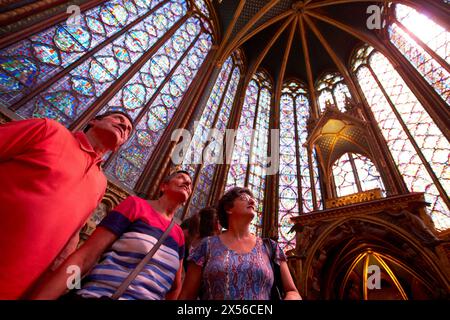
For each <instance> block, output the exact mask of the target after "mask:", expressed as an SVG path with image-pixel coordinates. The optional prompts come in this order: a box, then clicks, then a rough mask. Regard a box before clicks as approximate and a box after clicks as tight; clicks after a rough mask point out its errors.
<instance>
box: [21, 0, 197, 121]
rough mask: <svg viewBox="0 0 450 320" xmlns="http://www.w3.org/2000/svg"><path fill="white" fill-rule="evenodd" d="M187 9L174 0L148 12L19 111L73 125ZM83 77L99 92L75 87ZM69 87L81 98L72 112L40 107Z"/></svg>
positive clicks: (75, 97) (47, 106)
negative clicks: (161, 21)
mask: <svg viewBox="0 0 450 320" xmlns="http://www.w3.org/2000/svg"><path fill="white" fill-rule="evenodd" d="M185 12H186V7H185V4H184V2H183V1H181V0H174V1H171V2H168V3H167V4H165V5H163V6H161V7H160V8H159V9H157V10H156V11H155V12H154V13H153V14H151V15H149V16H147V17H146V18H145V19H143V21H141V22H140V23H138V24H137V25H134V26H133V27H132V28H131V29H130V30H128V31H127V32H125V33H124V34H122V35H121V36H119V37H118V38H117V39H115V40H114V41H112V42H111V43H109V44H107V45H105V46H104V47H103V48H102V49H100V50H99V51H98V52H97V53H95V54H94V55H93V56H92V57H90V58H88V59H86V60H85V61H84V62H83V63H82V64H80V65H79V66H77V67H76V68H74V69H73V70H72V71H70V72H69V74H68V75H66V76H64V77H63V78H62V79H60V80H59V81H57V82H55V83H53V84H52V85H51V86H50V87H49V88H47V89H46V90H45V91H44V92H43V93H41V94H40V95H38V96H36V97H35V98H33V99H31V100H30V101H29V102H28V103H27V104H26V105H25V106H24V107H22V108H21V109H19V110H18V113H19V114H20V115H22V116H24V117H32V116H34V117H44V116H45V117H49V118H55V117H56V118H57V119H58V120H62V122H63V124H64V125H70V124H71V123H72V122H73V121H75V119H76V118H78V117H79V116H80V115H81V114H82V113H83V112H84V111H86V110H87V109H88V108H89V107H91V106H92V104H93V103H95V101H96V100H97V99H98V98H99V97H100V96H101V95H102V94H103V93H104V92H105V91H106V90H107V89H108V88H109V87H110V86H111V85H112V84H113V83H114V82H115V81H116V80H117V79H118V78H119V77H121V76H122V75H123V74H124V73H125V72H126V71H128V70H129V69H130V68H131V66H132V65H133V64H134V63H136V62H137V61H138V59H140V58H142V56H143V55H144V54H145V52H146V51H147V50H148V49H149V48H150V47H152V46H153V45H154V44H155V43H156V41H157V40H158V39H159V38H161V37H162V36H163V35H164V34H165V33H167V31H168V30H169V29H170V28H171V27H172V26H173V25H174V24H175V23H176V21H177V20H179V19H180V18H181V16H182V15H184V14H185ZM161 16H164V19H165V21H166V25H164V26H160V27H156V24H157V23H156V22H155V21H157V20H159V17H161ZM192 19H193V18H192ZM191 24H194V25H196V26H197V27H196V28H194V30H195V29H196V30H197V32H198V29H199V28H198V22H197V23H195V22H192V23H191ZM144 34H145V35H146V36H144ZM118 48H119V49H120V48H121V49H122V51H121V52H118ZM125 51H126V53H125ZM80 77H81V78H84V79H86V81H89V83H90V85H91V86H93V89H92V90H91V91H90V93H95V95H92V94H89V95H84V94H83V91H77V90H71V83H73V78H80ZM66 91H68V92H69V94H70V95H71V96H73V98H74V99H77V100H79V101H80V103H79V104H78V105H77V108H76V109H74V110H70V112H69V113H62V110H61V109H53V110H52V108H53V107H52V105H48V104H47V105H44V109H43V110H41V109H39V108H41V107H43V105H42V104H39V103H38V101H42V96H44V95H49V94H56V93H57V92H66ZM137 105H139V102H134V103H132V104H131V105H130V108H132V107H133V106H135V107H136V106H137ZM50 110H51V111H50Z"/></svg>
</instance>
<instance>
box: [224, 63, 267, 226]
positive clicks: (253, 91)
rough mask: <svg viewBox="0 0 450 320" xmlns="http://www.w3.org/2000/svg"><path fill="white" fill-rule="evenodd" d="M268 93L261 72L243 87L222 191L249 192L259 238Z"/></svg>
mask: <svg viewBox="0 0 450 320" xmlns="http://www.w3.org/2000/svg"><path fill="white" fill-rule="evenodd" d="M271 90H272V85H271V83H270V82H269V80H268V77H267V76H266V75H265V74H264V73H262V72H258V73H256V74H255V75H254V76H253V78H252V80H250V82H249V84H248V86H247V89H246V92H245V100H244V105H243V107H242V111H241V117H240V120H239V126H238V128H237V135H236V141H235V145H234V148H233V156H232V161H231V164H230V170H229V172H228V176H227V182H226V188H225V189H229V188H230V187H233V186H238V187H243V186H246V187H248V188H249V189H250V190H251V191H252V192H253V194H254V196H255V199H256V202H257V208H256V211H257V214H256V216H255V218H254V219H253V221H252V224H251V231H252V232H254V233H255V234H257V235H261V227H262V211H263V200H264V190H265V177H266V173H265V170H266V169H267V147H268V137H269V116H270V105H271V103H270V101H271Z"/></svg>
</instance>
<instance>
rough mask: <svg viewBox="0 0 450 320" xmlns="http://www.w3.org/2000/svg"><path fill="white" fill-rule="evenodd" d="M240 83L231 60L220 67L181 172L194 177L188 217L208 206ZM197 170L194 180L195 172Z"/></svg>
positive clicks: (237, 72) (236, 68)
mask: <svg viewBox="0 0 450 320" xmlns="http://www.w3.org/2000/svg"><path fill="white" fill-rule="evenodd" d="M239 79H240V70H239V67H238V66H237V65H236V63H235V62H234V61H233V58H232V57H229V58H228V59H227V60H226V61H225V63H224V64H223V66H222V69H221V71H220V73H219V76H218V78H217V80H216V82H215V84H214V87H213V89H212V92H211V94H210V96H209V99H208V101H207V103H206V106H205V108H204V110H203V113H202V115H201V117H200V119H199V121H198V123H197V124H196V126H195V131H194V135H193V137H192V140H191V143H190V146H189V149H188V152H187V154H186V156H185V159H184V160H183V168H184V169H185V170H187V171H189V172H190V173H191V175H192V177H195V179H194V181H195V183H194V187H193V194H192V199H191V202H190V204H189V209H188V210H189V211H188V213H187V216H188V217H189V216H190V215H192V214H194V213H195V212H196V211H198V210H199V209H201V208H203V207H205V206H206V205H207V201H208V197H209V192H210V190H211V185H212V182H213V175H214V172H215V169H216V165H217V164H219V163H223V162H224V159H223V158H220V156H219V155H221V154H222V143H223V138H224V135H225V129H226V128H227V125H228V120H229V118H230V112H231V107H232V105H233V101H234V97H235V95H236V90H237V85H238V83H239ZM197 169H198V173H197V177H196V176H195V175H196V171H197Z"/></svg>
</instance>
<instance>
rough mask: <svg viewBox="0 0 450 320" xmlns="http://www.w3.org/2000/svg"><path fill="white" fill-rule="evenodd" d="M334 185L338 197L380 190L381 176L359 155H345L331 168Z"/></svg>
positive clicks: (370, 163)
mask: <svg viewBox="0 0 450 320" xmlns="http://www.w3.org/2000/svg"><path fill="white" fill-rule="evenodd" d="M332 172H333V179H334V185H335V186H336V194H337V196H338V197H342V196H346V195H349V194H353V193H357V192H362V191H368V190H372V189H377V188H379V189H381V190H382V191H384V187H383V182H382V180H381V176H380V174H379V172H378V170H377V168H376V167H375V165H374V164H373V162H372V161H371V160H370V159H369V158H367V157H365V156H363V155H360V154H354V153H346V154H344V155H342V157H340V158H339V159H338V160H337V161H336V162H335V163H334V164H333V166H332Z"/></svg>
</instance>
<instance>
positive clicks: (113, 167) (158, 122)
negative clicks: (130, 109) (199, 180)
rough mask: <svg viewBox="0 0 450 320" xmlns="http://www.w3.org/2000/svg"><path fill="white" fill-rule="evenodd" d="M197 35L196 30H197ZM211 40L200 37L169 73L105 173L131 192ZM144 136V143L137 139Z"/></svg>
mask: <svg viewBox="0 0 450 320" xmlns="http://www.w3.org/2000/svg"><path fill="white" fill-rule="evenodd" d="M199 31H200V30H199ZM211 43H212V42H211V37H210V35H208V34H204V33H202V34H201V35H200V37H199V39H198V40H197V41H196V43H195V44H194V46H193V47H192V48H191V50H190V51H189V52H188V53H187V55H186V56H185V57H184V59H183V60H182V61H181V63H180V64H179V66H178V67H177V68H176V69H175V71H174V72H173V75H172V77H171V78H170V80H169V81H168V82H167V83H166V84H165V85H164V86H163V88H162V89H161V91H160V92H159V93H157V96H156V98H155V99H154V101H153V103H152V104H151V106H150V108H149V110H148V111H146V112H145V114H144V115H143V117H142V119H140V120H139V122H138V123H137V124H136V128H135V133H134V134H133V136H132V137H131V138H130V139H129V140H128V141H127V142H126V143H125V145H124V146H122V147H121V149H120V150H119V152H118V153H117V156H115V157H114V158H113V160H112V161H111V163H110V164H109V165H108V166H107V168H106V171H107V172H108V173H109V174H111V175H112V176H114V177H116V178H117V179H118V180H119V181H121V182H123V183H124V184H125V185H127V186H128V187H130V188H133V187H134V186H135V184H136V182H137V180H138V179H139V177H140V175H141V173H142V172H143V171H144V169H145V164H146V162H147V161H148V159H149V158H150V156H151V155H152V152H153V150H154V148H155V146H156V144H157V142H158V141H159V139H160V138H161V136H162V134H163V133H164V130H165V129H166V127H167V125H168V124H169V122H170V120H171V119H172V117H173V115H174V113H175V111H176V110H177V108H178V106H179V104H180V102H181V100H182V97H183V95H184V93H185V92H186V90H187V88H188V85H189V84H190V83H191V82H192V80H193V79H194V77H195V75H196V73H197V71H198V69H199V67H200V65H201V64H202V62H203V60H204V59H205V57H206V55H207V53H208V51H209V49H210V47H211ZM141 132H146V137H147V138H146V139H145V140H144V142H145V143H142V141H141V140H140V139H138V137H139V134H140V133H141Z"/></svg>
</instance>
